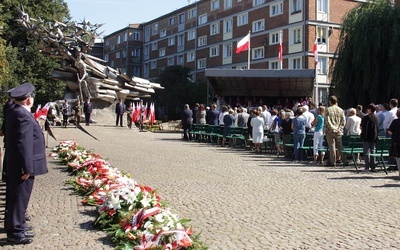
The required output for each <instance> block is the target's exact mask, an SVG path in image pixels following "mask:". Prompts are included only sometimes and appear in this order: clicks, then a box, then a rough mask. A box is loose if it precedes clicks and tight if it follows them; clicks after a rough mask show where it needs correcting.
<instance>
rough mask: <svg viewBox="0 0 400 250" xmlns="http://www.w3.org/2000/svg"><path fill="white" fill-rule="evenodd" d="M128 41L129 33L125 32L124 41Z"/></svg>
mask: <svg viewBox="0 0 400 250" xmlns="http://www.w3.org/2000/svg"><path fill="white" fill-rule="evenodd" d="M126 41H128V33H125V34H124V42H126Z"/></svg>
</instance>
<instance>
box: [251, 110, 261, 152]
mask: <svg viewBox="0 0 400 250" xmlns="http://www.w3.org/2000/svg"><path fill="white" fill-rule="evenodd" d="M253 115H254V116H255V117H253V118H252V119H251V126H252V128H253V144H254V150H255V152H257V153H258V152H261V143H262V142H263V138H264V119H263V118H262V117H260V112H259V111H258V110H256V109H255V110H253Z"/></svg>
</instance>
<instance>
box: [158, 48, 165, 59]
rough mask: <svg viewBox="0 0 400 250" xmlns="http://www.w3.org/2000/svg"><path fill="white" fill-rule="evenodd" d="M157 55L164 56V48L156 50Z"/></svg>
mask: <svg viewBox="0 0 400 250" xmlns="http://www.w3.org/2000/svg"><path fill="white" fill-rule="evenodd" d="M158 55H159V56H160V57H162V56H165V48H160V49H159V50H158Z"/></svg>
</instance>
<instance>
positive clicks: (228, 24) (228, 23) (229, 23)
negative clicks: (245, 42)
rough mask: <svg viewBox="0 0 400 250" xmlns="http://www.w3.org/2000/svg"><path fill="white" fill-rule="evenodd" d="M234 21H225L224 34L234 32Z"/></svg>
mask: <svg viewBox="0 0 400 250" xmlns="http://www.w3.org/2000/svg"><path fill="white" fill-rule="evenodd" d="M232 23H233V21H232V19H227V20H224V33H230V32H232Z"/></svg>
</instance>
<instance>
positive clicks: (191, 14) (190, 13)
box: [188, 9, 197, 19]
mask: <svg viewBox="0 0 400 250" xmlns="http://www.w3.org/2000/svg"><path fill="white" fill-rule="evenodd" d="M196 16H197V10H196V9H190V10H188V19H191V18H195V17H196Z"/></svg>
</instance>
